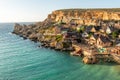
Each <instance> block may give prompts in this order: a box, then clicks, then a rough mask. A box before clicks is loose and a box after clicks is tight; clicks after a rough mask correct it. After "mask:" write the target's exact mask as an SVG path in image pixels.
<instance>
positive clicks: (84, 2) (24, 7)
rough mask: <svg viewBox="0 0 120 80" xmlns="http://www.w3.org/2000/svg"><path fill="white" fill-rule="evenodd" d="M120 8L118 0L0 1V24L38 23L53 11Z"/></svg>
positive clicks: (119, 0)
mask: <svg viewBox="0 0 120 80" xmlns="http://www.w3.org/2000/svg"><path fill="white" fill-rule="evenodd" d="M69 8H120V0H67V1H66V0H0V23H2V22H38V21H43V20H44V19H45V18H47V15H48V14H50V13H51V12H52V11H54V10H58V9H69Z"/></svg>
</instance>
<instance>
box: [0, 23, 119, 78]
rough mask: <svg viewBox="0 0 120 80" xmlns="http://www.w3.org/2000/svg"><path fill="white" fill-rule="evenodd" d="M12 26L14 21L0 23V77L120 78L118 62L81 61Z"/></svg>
mask: <svg viewBox="0 0 120 80" xmlns="http://www.w3.org/2000/svg"><path fill="white" fill-rule="evenodd" d="M20 24H31V23H20ZM13 29H14V23H0V80H120V65H117V64H115V63H104V62H101V63H99V64H93V65H87V64H84V63H83V62H82V58H80V57H77V56H71V55H70V54H69V53H68V52H62V51H55V50H54V49H49V48H44V47H39V46H40V44H41V43H35V42H32V41H30V40H29V39H26V40H24V39H23V38H22V37H20V36H18V35H15V34H12V33H11V32H12V31H13Z"/></svg>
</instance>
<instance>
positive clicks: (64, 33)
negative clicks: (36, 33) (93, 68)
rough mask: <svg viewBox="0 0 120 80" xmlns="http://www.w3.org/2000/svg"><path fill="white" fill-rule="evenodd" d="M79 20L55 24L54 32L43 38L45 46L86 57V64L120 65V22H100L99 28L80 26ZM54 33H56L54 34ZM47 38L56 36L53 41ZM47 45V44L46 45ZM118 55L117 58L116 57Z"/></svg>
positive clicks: (47, 33)
mask: <svg viewBox="0 0 120 80" xmlns="http://www.w3.org/2000/svg"><path fill="white" fill-rule="evenodd" d="M77 20H79V19H74V20H73V19H72V20H71V21H70V23H67V24H66V23H64V22H62V21H61V22H59V23H57V24H54V26H55V27H54V28H53V29H54V31H52V33H50V32H49V30H48V31H47V32H45V33H44V36H42V38H43V39H41V38H40V40H43V41H42V42H43V46H45V47H49V46H50V47H52V48H54V49H56V50H63V51H71V52H70V54H71V55H73V56H84V58H83V62H84V63H86V64H93V63H97V62H98V61H99V59H102V60H104V61H107V62H110V61H115V60H114V59H113V54H114V55H115V56H114V58H115V59H116V58H119V59H117V60H116V61H115V62H117V63H119V64H120V57H119V55H120V21H114V20H113V21H100V23H99V24H98V25H97V26H94V25H89V26H87V25H83V24H78V23H76V21H77ZM53 32H54V33H53ZM46 36H56V39H54V37H53V38H52V40H50V38H48V40H45V39H47V38H45V37H46ZM46 43H47V44H46ZM116 55H117V56H116Z"/></svg>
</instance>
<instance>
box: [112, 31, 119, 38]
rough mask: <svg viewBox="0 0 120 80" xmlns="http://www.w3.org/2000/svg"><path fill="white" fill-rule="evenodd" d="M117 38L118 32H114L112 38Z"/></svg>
mask: <svg viewBox="0 0 120 80" xmlns="http://www.w3.org/2000/svg"><path fill="white" fill-rule="evenodd" d="M117 36H118V32H117V31H114V32H112V38H113V39H116V38H117Z"/></svg>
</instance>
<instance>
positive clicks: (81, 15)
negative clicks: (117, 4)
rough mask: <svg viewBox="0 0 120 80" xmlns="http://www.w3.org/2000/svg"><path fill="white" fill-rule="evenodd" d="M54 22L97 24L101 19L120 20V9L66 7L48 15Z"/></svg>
mask: <svg viewBox="0 0 120 80" xmlns="http://www.w3.org/2000/svg"><path fill="white" fill-rule="evenodd" d="M48 19H49V20H52V21H53V22H61V21H62V22H65V23H69V22H70V21H73V22H75V23H78V24H84V25H96V24H98V23H99V21H100V20H120V9H65V10H56V11H53V12H52V13H51V14H49V16H48Z"/></svg>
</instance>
